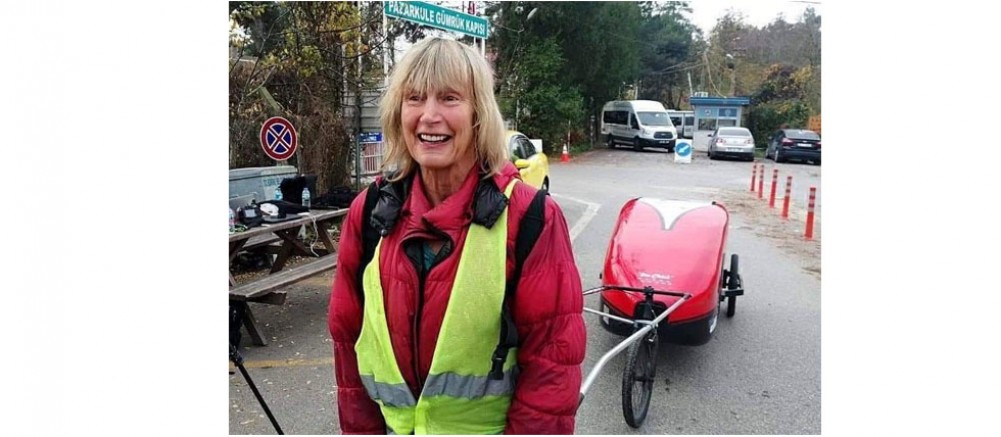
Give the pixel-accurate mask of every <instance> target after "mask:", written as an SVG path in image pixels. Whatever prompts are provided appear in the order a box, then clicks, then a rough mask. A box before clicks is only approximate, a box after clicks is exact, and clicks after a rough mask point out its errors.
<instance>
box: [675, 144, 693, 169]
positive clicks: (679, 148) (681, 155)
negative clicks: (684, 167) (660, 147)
mask: <svg viewBox="0 0 1001 437" xmlns="http://www.w3.org/2000/svg"><path fill="white" fill-rule="evenodd" d="M674 162H680V163H684V164H689V163H691V162H692V145H691V144H689V143H688V142H687V141H681V142H679V143H678V144H676V145H675V146H674Z"/></svg>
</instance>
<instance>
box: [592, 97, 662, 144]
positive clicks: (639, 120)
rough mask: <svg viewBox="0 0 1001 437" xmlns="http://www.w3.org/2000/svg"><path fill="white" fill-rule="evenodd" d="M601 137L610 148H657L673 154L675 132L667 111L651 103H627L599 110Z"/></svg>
mask: <svg viewBox="0 0 1001 437" xmlns="http://www.w3.org/2000/svg"><path fill="white" fill-rule="evenodd" d="M601 134H602V135H604V136H605V141H606V144H607V145H608V147H609V148H614V147H615V146H616V145H617V144H625V145H629V146H633V149H635V150H642V149H643V148H644V147H660V148H664V149H667V151H668V152H674V142H675V141H676V140H677V139H678V131H677V129H676V128H675V127H674V124H673V123H671V118H670V117H668V115H667V109H664V105H662V104H661V103H660V102H655V101H653V100H627V101H614V102H608V103H605V106H604V107H603V108H602V109H601Z"/></svg>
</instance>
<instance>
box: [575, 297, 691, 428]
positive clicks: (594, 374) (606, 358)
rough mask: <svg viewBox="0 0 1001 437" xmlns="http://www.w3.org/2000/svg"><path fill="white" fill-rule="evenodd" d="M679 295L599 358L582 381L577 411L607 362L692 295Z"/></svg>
mask: <svg viewBox="0 0 1001 437" xmlns="http://www.w3.org/2000/svg"><path fill="white" fill-rule="evenodd" d="M679 294H680V295H681V299H678V300H677V301H675V302H674V303H673V304H672V305H671V306H670V307H668V308H667V309H666V310H664V312H662V313H660V315H658V316H657V317H655V318H654V319H653V320H652V321H651V322H650V324H648V325H647V326H645V327H643V328H640V329H639V330H637V331H636V332H634V333H633V335H630V336H629V337H627V338H626V339H625V340H622V342H621V343H619V344H618V345H616V346H615V347H613V348H612V350H610V351H608V352H607V353H606V354H605V355H602V356H601V359H600V360H598V363H597V364H595V365H594V368H593V369H591V371H590V372H588V374H587V378H586V379H585V380H584V384H583V385H581V386H580V398H579V399H578V401H577V408H578V409H579V408H580V405H581V404H582V403H584V396H585V395H586V394H587V390H588V389H589V388H590V387H591V384H594V380H595V379H597V378H598V373H600V372H601V369H602V368H603V367H605V365H606V364H608V361H609V360H611V359H612V358H613V357H615V356H616V355H618V354H619V353H621V352H622V351H624V350H626V348H627V347H629V345H630V344H632V343H634V342H636V341H638V340H639V339H640V338H643V336H644V335H646V333H647V332H650V330H651V329H654V328H655V327H656V326H657V323H660V322H661V321H662V320H664V319H665V318H667V316H668V314H671V313H672V312H674V310H675V309H677V308H678V307H679V306H681V304H682V303H684V302H685V301H686V300H688V299H689V298H691V297H692V295H691V294H688V293H679Z"/></svg>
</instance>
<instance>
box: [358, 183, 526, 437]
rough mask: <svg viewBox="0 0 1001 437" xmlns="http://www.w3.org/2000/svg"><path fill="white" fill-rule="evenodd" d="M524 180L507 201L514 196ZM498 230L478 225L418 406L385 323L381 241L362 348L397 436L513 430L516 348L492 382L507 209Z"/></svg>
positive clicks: (374, 393)
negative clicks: (507, 427)
mask: <svg viewBox="0 0 1001 437" xmlns="http://www.w3.org/2000/svg"><path fill="white" fill-rule="evenodd" d="M517 182H518V181H517V180H514V181H511V183H510V184H508V186H507V187H506V189H505V190H504V195H505V196H507V197H508V198H510V197H511V191H512V190H513V189H514V184H515V183H517ZM494 223H495V225H494V226H493V228H492V229H487V228H486V227H484V226H481V225H477V224H475V223H474V224H471V225H470V227H469V232H468V233H467V235H466V242H465V244H464V245H463V247H462V249H461V250H462V253H461V255H460V258H459V266H458V270H457V271H456V275H455V280H454V282H453V285H452V291H451V297H450V298H449V301H448V306H447V307H446V309H445V317H444V319H443V320H442V324H441V330H440V331H439V335H438V343H437V345H436V346H435V351H434V356H433V357H432V359H431V369H430V371H429V373H428V377H427V380H426V381H425V384H424V388H423V389H422V392H421V395H420V398H419V399H414V396H413V394H412V393H411V392H410V389H409V388H408V387H407V384H406V381H405V380H404V379H403V374H402V373H401V372H400V369H399V367H398V366H397V363H396V355H395V354H394V353H393V346H392V342H391V340H390V335H389V328H388V326H387V323H386V310H385V302H384V300H383V289H382V281H381V274H380V270H379V259H380V253H381V249H382V241H383V240H381V239H380V240H379V244H378V245H376V248H375V253H374V255H373V256H372V262H370V263H369V264H368V266H366V267H365V272H364V274H363V282H364V288H365V303H366V305H365V308H364V314H363V319H362V329H361V334H360V335H359V337H358V342H357V343H355V352H356V353H357V356H358V371H359V374H360V376H361V379H362V383H363V384H364V386H365V390H366V392H368V395H369V397H371V398H372V399H373V400H374V401H376V403H378V404H379V407H380V409H381V410H382V415H383V417H384V418H385V419H386V426H387V428H388V429H387V431H388V432H390V433H394V434H412V433H413V434H500V433H502V432H503V431H504V427H505V425H507V410H508V408H509V407H510V405H511V396H512V394H513V393H514V386H515V381H516V380H517V376H518V375H517V367H515V364H516V363H517V359H516V357H517V349H515V348H512V349H511V350H510V351H509V352H508V356H507V360H506V361H505V362H504V378H503V379H501V380H491V379H489V377H488V376H487V375H488V374H489V372H490V364H491V360H490V359H491V357H492V355H493V352H494V348H495V347H496V346H497V341H498V339H499V338H500V314H501V306H502V304H503V302H504V286H505V279H506V278H505V276H506V275H505V267H506V262H507V207H505V208H504V210H503V212H502V213H501V215H500V217H499V218H498V219H497V221H496V222H494Z"/></svg>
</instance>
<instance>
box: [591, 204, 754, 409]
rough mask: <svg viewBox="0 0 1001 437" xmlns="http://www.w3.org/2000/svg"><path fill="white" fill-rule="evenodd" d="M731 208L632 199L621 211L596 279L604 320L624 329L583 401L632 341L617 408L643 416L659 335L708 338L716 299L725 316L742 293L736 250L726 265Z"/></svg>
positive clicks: (683, 340)
mask: <svg viewBox="0 0 1001 437" xmlns="http://www.w3.org/2000/svg"><path fill="white" fill-rule="evenodd" d="M728 226H729V214H728V213H727V210H726V208H724V207H723V205H720V204H718V203H715V202H691V201H671V200H661V199H654V198H636V199H632V200H629V201H628V202H626V204H625V205H624V206H623V207H622V210H621V211H620V212H619V217H618V220H617V221H616V224H615V229H614V230H613V232H612V237H611V240H610V242H609V245H608V251H607V252H606V254H605V266H604V271H603V273H602V285H601V286H600V287H596V288H592V289H589V290H585V291H584V294H585V295H588V294H593V293H601V301H600V306H601V308H600V311H599V310H594V309H591V308H584V311H585V312H590V313H593V314H597V315H598V316H599V318H600V321H601V325H602V326H603V327H604V328H605V329H606V330H608V331H609V332H612V333H614V334H617V335H622V336H627V337H626V339H625V340H623V341H622V342H621V343H619V344H618V345H616V346H615V347H614V348H612V350H610V351H608V352H607V353H606V354H605V355H604V356H602V357H601V359H600V360H598V363H597V364H595V366H594V368H593V369H592V370H591V371H590V372H589V373H588V375H587V378H586V379H585V380H584V383H583V384H582V385H581V390H580V402H583V401H584V396H585V394H586V393H587V389H588V388H589V387H590V386H591V384H592V383H594V380H595V379H596V378H597V375H598V373H599V372H600V371H601V369H602V367H604V366H605V364H607V363H608V361H609V360H611V358H613V357H614V356H615V355H618V354H619V353H620V352H622V351H623V350H626V349H627V348H628V349H629V351H628V353H627V362H626V367H625V371H624V372H623V376H622V412H623V415H624V416H625V419H626V423H628V424H629V426H632V427H634V428H638V427H639V426H640V425H642V423H643V421H644V420H645V419H646V414H647V411H648V409H649V407H650V396H651V395H652V392H653V383H654V379H655V376H656V371H657V345H658V344H659V343H660V342H661V341H666V342H671V343H678V344H686V345H701V344H705V343H706V342H708V341H709V339H710V338H711V337H712V334H713V332H715V330H716V326H717V321H718V318H719V313H720V311H721V305H722V302H723V301H724V300H726V301H727V310H726V315H727V317H732V316H733V315H734V312H735V311H736V298H737V296H740V295H743V294H744V290H743V288H742V284H741V280H740V274H739V269H738V257H737V255H736V254H732V255H731V256H730V266H729V268H724V265H723V264H724V258H725V248H726V238H727V228H728Z"/></svg>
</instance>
